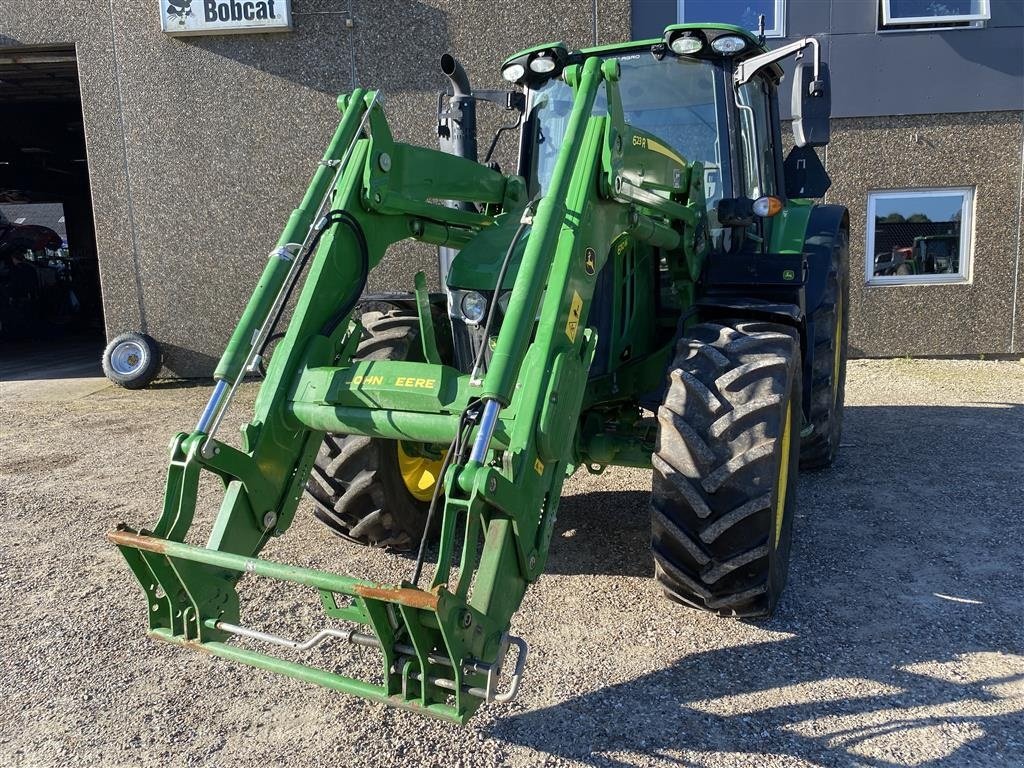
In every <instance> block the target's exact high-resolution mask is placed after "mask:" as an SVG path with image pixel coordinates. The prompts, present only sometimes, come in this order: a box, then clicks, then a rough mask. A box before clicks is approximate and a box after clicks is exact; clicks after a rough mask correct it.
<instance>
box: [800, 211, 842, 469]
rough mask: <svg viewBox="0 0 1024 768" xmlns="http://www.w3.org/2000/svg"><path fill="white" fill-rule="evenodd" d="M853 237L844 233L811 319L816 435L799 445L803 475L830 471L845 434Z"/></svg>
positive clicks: (812, 404) (812, 413) (812, 406)
mask: <svg viewBox="0 0 1024 768" xmlns="http://www.w3.org/2000/svg"><path fill="white" fill-rule="evenodd" d="M848 243H849V236H848V235H847V233H846V231H845V230H840V232H839V235H838V236H837V237H836V242H835V245H834V247H833V249H832V264H831V266H830V268H829V273H828V282H827V283H826V287H825V296H824V297H823V298H822V302H821V305H820V306H819V307H818V309H817V310H815V312H814V315H813V327H814V339H813V340H812V343H813V344H814V358H813V360H812V363H811V365H812V369H811V397H810V419H811V427H812V431H811V432H810V434H808V435H807V436H805V437H804V438H803V440H802V441H801V443H800V469H809V470H815V469H824V468H826V467H829V466H831V465H832V463H833V462H834V461H835V459H836V454H837V453H838V452H839V441H840V439H841V438H842V434H843V403H844V401H845V399H846V356H847V336H848V332H849V326H850V322H849V321H850V269H849V261H848V254H849V245H848Z"/></svg>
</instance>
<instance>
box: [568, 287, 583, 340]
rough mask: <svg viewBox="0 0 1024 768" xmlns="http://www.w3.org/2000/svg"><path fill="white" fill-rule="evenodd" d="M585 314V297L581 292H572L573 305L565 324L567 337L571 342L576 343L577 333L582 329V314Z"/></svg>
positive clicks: (570, 306)
mask: <svg viewBox="0 0 1024 768" xmlns="http://www.w3.org/2000/svg"><path fill="white" fill-rule="evenodd" d="M582 312H583V297H582V296H580V294H579V291H573V292H572V304H570V305H569V319H568V320H567V321H566V322H565V335H566V336H568V337H569V341H571V342H573V343H575V342H576V332H577V331H578V330H579V327H580V314H581V313H582Z"/></svg>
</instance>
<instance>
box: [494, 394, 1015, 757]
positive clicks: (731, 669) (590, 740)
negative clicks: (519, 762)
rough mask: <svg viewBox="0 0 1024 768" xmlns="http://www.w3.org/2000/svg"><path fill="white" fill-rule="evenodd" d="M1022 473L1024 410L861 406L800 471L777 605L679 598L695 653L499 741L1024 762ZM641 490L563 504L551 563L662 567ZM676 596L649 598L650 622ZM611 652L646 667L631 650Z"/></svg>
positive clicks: (651, 751)
mask: <svg viewBox="0 0 1024 768" xmlns="http://www.w3.org/2000/svg"><path fill="white" fill-rule="evenodd" d="M1022 478H1024V407H1022V406H1021V405H1015V404H1014V405H1010V404H1001V403H977V404H972V405H965V406H957V407H944V406H905V407H896V406H892V407H890V406H868V407H849V408H847V410H846V424H845V430H844V444H843V448H842V454H841V457H840V460H839V461H838V462H837V463H836V465H835V466H834V467H832V468H831V469H829V470H826V471H823V472H819V473H815V474H806V475H804V476H802V478H801V482H800V486H799V491H798V492H799V495H800V499H799V500H800V504H799V510H800V511H799V515H798V519H797V521H796V541H795V544H794V554H793V562H792V566H791V570H790V582H789V587H788V590H787V593H786V595H785V596H784V598H783V600H782V603H781V605H780V608H779V610H778V612H777V613H776V616H775V617H774V618H772V619H771V620H768V621H764V622H760V623H756V624H747V625H741V624H737V623H732V622H730V621H728V620H714V619H712V618H711V617H707V616H703V615H700V614H695V613H692V612H689V611H686V610H685V609H681V608H680V609H678V611H679V613H678V617H679V618H678V624H676V625H675V629H677V630H678V632H677V633H676V634H678V635H684V636H685V635H689V636H690V639H691V641H690V642H685V641H683V642H681V641H680V640H679V639H678V638H673V637H666V638H665V643H666V644H667V645H666V647H668V648H671V647H673V644H674V645H678V646H679V647H680V648H681V649H683V650H681V652H680V655H679V656H678V657H677V658H676V660H675V661H674V662H673V663H671V664H670V665H668V666H666V667H664V668H661V669H657V670H655V671H652V672H650V673H647V674H642V675H640V676H638V677H635V678H633V679H630V680H627V681H625V682H620V683H617V684H614V685H609V686H606V687H600V688H596V689H593V690H587V691H584V692H580V693H576V694H574V693H573V692H572V691H566V692H565V694H564V696H565V698H564V699H563V700H562V701H560V702H559V703H557V704H554V705H551V706H547V707H544V708H542V709H537V710H533V711H526V712H522V713H520V714H512V715H509V716H506V717H501V718H499V719H497V720H496V721H495V722H494V723H492V724H491V725H490V726H488V731H489V735H490V736H492V737H494V738H497V739H499V740H503V741H506V742H509V743H512V744H518V745H525V746H528V747H531V748H533V749H536V750H538V751H539V752H542V753H548V754H550V755H553V756H555V757H558V758H563V759H567V760H575V761H579V762H581V763H583V764H585V765H593V766H609V765H610V766H627V765H637V764H644V765H646V764H651V763H658V764H662V763H663V764H678V765H687V766H705V765H707V766H711V765H718V764H721V762H722V761H725V762H728V761H729V760H732V761H733V762H736V761H737V760H739V762H740V764H751V765H756V764H760V762H767V761H768V759H769V756H777V757H778V758H779V759H780V764H781V763H786V764H789V762H798V763H800V764H803V763H802V762H800V761H808V762H810V763H812V764H815V765H820V764H824V765H830V766H832V765H834V766H850V767H851V768H852V767H853V766H878V767H884V768H889V767H890V766H909V765H914V766H940V765H942V766H947V765H986V766H1003V765H1005V766H1016V765H1024V740H1022V739H1020V738H1019V734H1020V733H1022V732H1024V628H1022V622H1021V617H1022V616H1024V588H1022V582H1021V574H1022V573H1024V554H1022V553H1024V547H1022V544H1024V527H1022V526H1021V525H1020V501H1019V500H1020V498H1021V496H1022V493H1021V492H1022V490H1024V480H1022ZM644 493H645V492H644V491H640V490H637V491H632V492H627V491H623V492H615V493H610V494H582V495H580V496H577V497H568V498H566V499H565V502H564V503H563V507H562V510H563V515H562V516H561V519H560V521H559V528H560V530H563V531H564V530H567V528H566V526H569V527H575V529H576V531H577V532H576V535H575V536H573V537H571V538H570V539H568V540H560V541H557V542H556V543H555V547H553V549H552V555H551V561H550V562H551V570H553V571H555V572H563V573H564V572H571V573H584V574H586V573H605V574H607V573H613V574H614V573H621V574H623V575H639V574H640V573H644V574H649V573H650V569H649V567H648V564H649V556H648V555H647V553H646V549H647V542H646V536H647V519H646V512H645V509H644V507H645V502H644V499H643V496H644ZM593 497H599V498H593ZM601 497H607V502H609V503H607V505H606V504H604V503H603V502H602V501H601ZM605 506H607V511H600V510H601V509H603V508H604V507H605ZM626 507H629V509H628V510H627V509H626ZM616 508H618V509H619V513H620V514H621V515H622V517H623V520H622V522H621V524H616V522H615V519H614V510H615V509H616ZM627 515H628V516H629V519H626V518H627ZM634 518H638V519H634ZM613 548H621V554H613V555H612V556H609V552H610V551H612V549H613ZM640 562H642V563H644V565H643V567H639V566H638V565H637V563H640ZM655 593H656V590H655V589H653V587H652V589H651V595H652V599H654V597H653V596H654V595H655ZM595 599H597V600H600V599H601V596H600V594H599V593H598V594H597V595H596V597H595ZM669 608H671V606H670V607H669ZM669 608H665V607H662V606H661V605H659V606H652V607H651V616H652V619H651V622H652V625H655V626H662V625H658V624H657V617H658V616H661V617H662V618H661V621H662V622H663V623H664V622H670V621H671V620H672V615H669V614H668V611H669ZM608 610H609V612H612V611H614V610H615V606H614V605H609V606H608ZM666 617H667V618H666ZM633 621H634V622H636V619H633ZM697 635H700V636H701V637H700V642H698V643H694V642H692V638H693V637H695V636H697ZM695 646H696V647H698V648H701V649H700V650H698V651H693V650H689V651H687V650H685V649H692V648H694V647H695ZM704 648H707V650H704ZM602 650H604V651H606V650H607V649H602ZM616 653H617V654H618V655H619V658H621V659H622V668H623V669H630V668H641V669H642V668H645V667H646V668H650V666H651V664H650V663H649V660H648V659H645V658H644V657H643V655H642V654H643V651H642V650H640V649H638V648H636V647H633V646H632V645H631V644H623V645H622V646H621V647H620V648H619V649H617V651H616ZM648 653H649V651H648ZM579 654H580V658H581V663H583V660H584V659H585V657H586V655H587V649H586V648H585V647H581V648H580V649H579ZM609 675H610V676H613V677H615V678H619V679H621V678H620V675H619V674H617V672H616V670H613V669H610V670H609ZM571 679H575V678H571ZM525 684H526V685H527V686H529V678H527V682H526V683H525ZM723 755H731V757H729V758H726V757H723ZM744 760H746V761H747V762H743V761H744ZM750 761H752V762H750ZM787 761H789V762H787ZM730 764H731V763H730Z"/></svg>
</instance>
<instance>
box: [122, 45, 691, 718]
mask: <svg viewBox="0 0 1024 768" xmlns="http://www.w3.org/2000/svg"><path fill="white" fill-rule="evenodd" d="M564 76H565V79H566V82H568V83H569V84H570V85H571V86H572V87H573V88H574V90H575V101H574V104H573V107H572V112H571V116H570V119H569V124H568V128H567V130H566V134H565V139H564V143H563V144H562V146H561V149H560V152H559V155H558V159H557V163H556V168H555V171H554V175H553V178H552V181H551V183H550V186H549V188H548V191H547V194H546V195H545V196H544V197H543V198H542V199H541V200H540V201H539V203H538V204H537V205H536V207H535V208H534V207H533V206H532V205H528V201H527V200H526V197H525V184H524V182H523V180H522V179H521V178H519V177H516V176H503V175H501V174H499V173H498V172H496V171H494V170H491V169H489V168H487V167H484V166H481V165H478V164H476V163H473V162H471V161H469V160H466V159H463V158H459V157H454V156H452V155H448V154H443V153H441V152H438V151H434V150H428V149H423V148H419V147H414V146H410V145H407V144H401V143H396V142H395V141H394V140H393V138H392V136H391V132H390V130H389V128H388V124H387V121H386V119H385V117H384V113H383V109H382V107H381V105H380V103H379V100H378V98H377V94H376V93H375V92H366V91H362V90H356V91H354V92H353V93H352V94H351V95H349V96H347V97H342V98H341V99H339V108H340V109H341V111H342V118H341V122H340V125H339V127H338V130H337V132H336V134H335V137H334V139H333V141H332V142H331V145H330V147H329V150H328V152H327V154H326V155H325V157H324V159H323V161H321V164H320V167H319V169H318V170H317V173H316V175H315V176H314V180H313V183H312V185H311V187H310V190H309V192H308V193H307V195H306V198H305V199H304V201H303V203H302V205H301V206H300V207H299V208H298V209H296V211H295V212H294V213H293V214H292V216H291V218H290V219H289V222H288V225H287V227H286V229H285V231H284V233H283V234H282V237H281V239H280V241H279V243H278V246H277V248H276V249H275V251H274V252H273V253H272V254H271V256H270V260H269V263H268V265H267V268H266V270H265V272H264V274H263V276H262V277H261V279H260V281H259V284H258V285H257V287H256V290H255V292H254V293H253V295H252V298H251V299H250V301H249V304H248V306H247V308H246V310H245V312H244V314H243V315H242V319H241V321H240V323H239V325H238V327H237V329H236V330H235V332H234V334H233V336H232V338H231V341H230V343H229V345H228V347H227V349H226V351H225V354H224V356H223V358H222V360H221V362H220V365H219V366H218V368H217V372H216V380H217V385H216V387H215V390H214V394H213V396H212V397H211V400H210V403H209V405H208V406H207V408H206V410H205V411H204V413H203V415H202V417H201V418H200V421H199V424H198V425H197V428H196V429H195V430H194V431H193V432H192V433H190V434H185V433H182V434H179V435H177V436H176V437H175V439H174V440H173V442H172V446H171V462H170V467H169V470H168V480H167V491H166V497H165V501H164V507H163V512H162V514H161V516H160V518H159V520H158V522H157V523H156V525H155V526H154V528H153V529H152V531H146V530H142V531H138V532H136V531H134V530H132V529H130V528H128V527H127V526H121V527H120V528H119V529H118V530H117V531H115V532H113V533H111V534H109V538H110V539H111V541H113V542H114V543H115V544H116V545H117V546H118V547H119V548H120V550H121V552H122V553H123V555H124V557H125V558H126V560H127V561H128V564H129V566H130V567H131V570H132V571H133V573H134V575H135V577H136V578H137V580H138V581H139V583H140V585H141V586H142V588H143V591H144V592H145V595H146V599H147V606H148V607H147V615H148V617H149V629H150V634H151V635H153V636H154V637H156V638H159V639H162V640H167V641H170V642H174V643H178V644H181V645H185V646H188V647H192V648H196V649H200V650H205V651H208V652H210V653H213V654H215V655H218V656H222V657H226V658H229V659H234V660H237V661H241V662H245V663H248V664H251V665H254V666H257V667H262V668H266V669H270V670H274V671H277V672H281V673H284V674H287V675H291V676H293V677H296V678H300V679H304V680H308V681H312V682H315V683H318V684H321V685H325V686H329V687H333V688H336V689H339V690H343V691H346V692H348V693H353V694H356V695H360V696H364V697H366V698H370V699H375V700H379V701H383V702H386V703H388V704H392V705H396V706H402V707H407V708H412V709H416V710H420V711H424V712H426V713H428V714H432V715H436V716H439V717H442V718H446V719H450V720H454V721H457V722H465V720H466V719H467V718H468V717H469V716H471V715H472V713H473V712H474V711H475V710H476V709H477V707H478V706H479V705H480V704H481V703H482V702H483V701H493V700H507V699H508V698H510V697H511V696H512V695H514V694H515V690H516V687H517V686H518V683H519V679H520V678H521V676H522V672H523V668H524V666H525V661H526V645H525V643H523V642H522V641H521V640H519V639H518V638H513V637H510V635H509V627H510V622H511V619H512V617H513V615H514V613H515V611H516V610H517V609H518V607H519V605H520V603H521V601H522V598H523V595H524V593H525V590H526V588H527V586H528V585H529V584H530V583H531V582H533V581H534V580H536V579H537V578H538V576H539V575H540V574H541V572H542V571H543V569H544V565H545V561H546V558H547V552H548V546H549V543H550V539H551V534H552V530H553V526H554V521H555V515H556V512H557V507H558V500H559V497H560V493H561V487H562V483H563V481H564V479H565V477H566V476H567V474H568V473H570V472H571V471H572V470H573V469H574V468H575V464H576V463H577V462H578V455H577V446H576V438H575V435H576V432H577V427H578V423H579V416H580V408H581V403H582V400H583V397H584V390H585V387H586V382H587V371H588V368H589V365H590V361H591V359H592V357H593V354H594V350H595V346H596V336H595V334H594V333H593V332H592V331H591V330H590V329H588V328H587V325H586V324H587V315H588V311H589V308H590V303H591V300H592V297H593V293H594V287H595V284H596V279H597V275H598V274H599V272H600V270H601V268H602V267H603V266H604V259H605V258H606V256H607V254H608V253H609V250H610V247H611V245H612V243H613V242H615V241H616V239H617V238H621V237H622V236H623V235H624V234H626V235H628V236H630V237H633V238H635V239H637V240H643V241H645V242H650V243H654V244H656V245H658V246H659V247H661V248H663V249H664V250H665V251H666V252H667V253H676V254H677V255H678V259H679V261H680V263H681V264H683V265H684V267H685V268H688V269H690V271H691V272H692V273H693V274H694V275H696V274H697V273H698V272H699V266H700V265H699V261H700V255H701V254H700V245H699V242H698V239H697V238H694V237H693V236H692V232H695V231H700V228H701V227H702V226H703V222H702V218H701V217H702V216H703V211H704V202H703V194H702V192H701V190H700V179H701V178H702V176H703V174H701V173H699V172H697V173H691V168H690V167H688V166H687V164H686V162H685V160H683V159H682V158H679V157H669V156H667V155H665V154H664V153H660V154H659V153H658V152H654V151H651V150H650V149H649V148H648V147H647V146H646V143H645V141H640V140H637V135H638V134H634V133H633V132H632V130H631V129H630V128H629V126H627V125H626V124H625V122H624V121H623V118H622V111H621V106H618V99H617V85H616V81H617V78H618V64H617V63H616V62H614V61H602V60H601V59H599V58H597V57H593V58H589V59H587V60H586V61H585V62H584V63H582V64H579V65H573V66H571V67H569V68H568V69H567V70H566V72H565V75H564ZM602 87H607V89H608V95H609V105H610V108H609V115H608V116H594V115H592V110H593V105H594V101H595V98H596V96H597V94H598V92H599V89H600V88H602ZM640 138H643V137H640ZM445 200H461V201H471V202H474V203H476V204H477V205H478V207H479V211H480V212H477V211H476V210H462V209H459V208H451V207H447V206H445V205H444V204H443V201H445ZM485 229H490V230H491V231H492V232H494V233H503V234H502V237H503V238H504V242H506V243H509V244H513V240H514V238H515V237H517V236H519V237H522V238H525V248H524V249H523V254H522V261H521V264H520V267H519V272H518V276H517V278H516V281H515V285H514V288H513V291H512V296H511V299H510V302H509V305H508V310H507V313H506V315H505V318H504V321H503V323H502V325H501V329H500V332H499V334H498V338H497V342H496V346H495V348H494V352H493V356H492V359H491V363H490V365H489V366H488V368H487V373H486V375H485V376H484V377H483V378H482V380H481V379H474V378H472V377H471V375H470V374H468V373H463V372H460V371H459V370H457V369H455V368H452V367H449V366H445V365H440V364H435V363H413V362H394V361H361V362H354V361H353V354H354V352H355V347H356V344H357V342H358V340H359V337H360V326H359V323H358V321H357V320H353V318H352V310H353V307H354V305H355V302H356V300H357V299H358V297H359V295H360V293H361V291H362V290H363V288H364V287H365V283H366V272H367V270H369V269H372V268H373V267H374V266H375V265H376V264H377V263H378V262H379V261H380V259H381V258H382V256H383V255H384V253H385V252H386V250H387V249H388V248H389V247H390V246H391V245H393V244H394V243H396V242H398V241H400V240H403V239H407V238H414V239H418V240H421V241H424V242H428V243H432V244H436V245H446V246H451V247H455V248H461V247H462V246H464V245H466V244H467V243H468V242H470V241H471V240H472V239H473V238H474V237H475V236H476V235H477V234H478V233H480V232H482V231H483V230H485ZM595 255H596V264H595ZM303 272H304V274H302V273H303ZM300 282H301V284H302V289H301V293H300V294H299V296H298V299H297V301H296V302H295V307H294V311H293V313H292V315H291V319H290V321H289V323H288V326H287V331H286V333H285V335H284V337H283V339H282V340H281V341H280V343H279V344H278V346H277V348H276V349H275V351H274V354H273V356H272V357H271V358H270V361H269V365H268V367H267V374H266V379H265V381H264V383H263V385H262V386H261V388H260V391H259V394H258V397H257V400H256V403H255V407H254V412H253V415H252V418H251V419H250V420H249V421H248V423H247V424H246V425H245V426H244V427H243V429H242V443H241V447H240V448H234V447H232V446H230V445H228V444H227V443H225V442H222V441H221V440H219V439H217V436H216V435H217V431H218V429H219V426H220V423H221V420H222V418H223V415H224V413H225V411H226V409H227V407H228V406H229V404H230V403H231V400H232V397H233V395H234V393H235V392H236V391H237V388H238V386H239V384H240V383H241V381H242V379H243V378H244V377H245V375H246V372H247V371H248V370H250V369H252V368H253V367H254V365H255V364H256V362H258V357H259V355H261V354H262V352H263V347H264V344H265V342H266V340H267V339H268V338H269V336H270V334H271V329H272V327H273V325H274V322H275V320H276V319H277V315H279V313H280V310H281V309H282V307H284V306H285V304H286V303H287V301H288V298H289V296H290V294H291V292H292V288H293V287H295V286H297V285H298V284H299V283H300ZM538 312H539V315H538ZM538 317H539V320H538V319H537V318H538ZM325 432H332V433H345V434H356V435H367V436H370V437H378V438H387V439H393V440H399V439H400V440H407V441H412V442H422V443H430V444H450V445H452V448H453V453H454V457H453V459H452V461H451V462H450V464H449V466H448V469H447V472H446V473H445V475H444V478H443V487H444V496H443V508H441V509H440V515H441V525H440V534H439V543H438V550H439V552H438V556H437V560H436V564H435V566H434V570H433V575H432V577H431V579H430V583H429V586H428V587H426V588H424V587H423V586H421V585H420V584H419V583H418V582H416V581H414V580H408V581H403V582H402V583H400V584H397V585H381V584H376V583H372V582H369V581H365V580H360V579H357V578H353V577H350V576H344V575H338V574H332V573H328V572H325V571H318V570H313V569H308V568H298V567H294V566H289V565H284V564H280V563H275V562H272V561H269V560H266V559H262V558H260V557H258V556H259V554H260V552H261V550H262V549H263V547H264V546H265V545H266V543H267V542H268V541H269V539H270V538H271V537H272V536H280V535H282V534H283V533H284V532H285V531H286V530H287V529H288V527H289V526H290V525H291V523H292V520H293V517H294V514H295V510H296V507H297V504H298V500H299V498H300V495H301V491H302V488H303V486H304V484H305V482H306V480H307V478H308V476H309V473H310V469H311V465H312V463H313V461H314V458H315V455H316V452H317V448H318V446H319V444H320V443H321V440H322V438H323V435H324V433H325ZM204 470H205V471H209V472H212V473H214V474H215V475H217V476H218V477H219V478H220V479H221V480H222V482H223V486H224V497H223V500H222V503H221V506H220V511H219V513H218V515H217V517H216V520H215V522H214V526H213V532H212V534H211V536H210V538H209V541H208V543H207V544H206V546H205V547H200V546H194V545H191V544H187V543H185V537H186V534H187V533H188V531H189V529H190V527H191V526H192V522H193V516H194V513H195V509H196V503H197V499H198V495H199V493H198V489H199V479H200V474H201V472H202V471H204ZM460 531H461V532H462V534H463V536H462V538H463V542H464V543H463V548H462V552H461V553H460V557H459V562H458V565H457V572H458V577H457V578H453V575H452V574H453V567H452V565H453V559H454V557H455V555H456V553H455V552H454V548H455V546H456V541H457V539H458V538H459V535H458V534H459V532H460ZM245 573H250V574H254V575H256V576H260V577H266V578H271V579H278V580H282V581H286V582H292V583H297V584H301V585H305V586H308V587H310V588H313V589H316V590H318V591H319V594H320V596H321V601H322V604H323V607H324V611H325V614H326V616H327V617H328V618H329V619H331V620H336V621H340V622H343V623H344V628H341V627H334V626H332V627H330V628H327V629H325V630H323V631H322V632H319V633H318V634H316V635H315V636H313V637H311V638H310V639H309V640H308V641H306V642H302V643H300V642H297V641H292V640H289V639H287V638H281V637H277V636H275V635H270V634H267V633H264V632H261V631H259V630H257V629H254V628H252V627H246V626H243V625H242V624H241V618H240V606H239V597H238V593H237V591H236V586H237V583H238V581H239V579H240V578H241V577H242V575H244V574H245ZM238 636H241V637H243V638H247V639H249V640H252V641H257V642H263V643H265V644H269V645H271V646H273V645H277V646H285V647H287V648H289V649H291V650H290V651H289V653H292V654H294V652H295V651H296V650H298V651H301V650H303V649H307V648H309V647H312V646H313V645H316V644H318V643H320V642H323V641H328V640H329V641H332V642H345V641H348V642H351V643H354V644H356V645H358V646H361V647H364V648H367V649H370V650H371V651H373V652H376V653H377V654H379V657H380V662H381V665H382V676H381V680H382V682H379V683H374V682H367V681H363V680H358V679H355V678H353V677H349V676H346V675H344V674H339V673H337V672H334V671H331V670H327V669H322V668H317V667H311V666H309V665H306V664H304V663H303V662H302V661H301V659H300V658H297V659H294V660H293V659H291V658H284V657H281V656H275V655H272V654H269V653H266V652H263V651H255V650H250V649H249V647H247V646H241V645H239V644H237V642H236V638H237V637H238ZM510 645H515V646H517V658H516V663H515V669H514V671H513V672H512V674H511V675H505V676H502V667H503V663H504V661H505V657H506V654H507V651H508V650H509V648H510ZM502 689H503V690H502Z"/></svg>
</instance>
